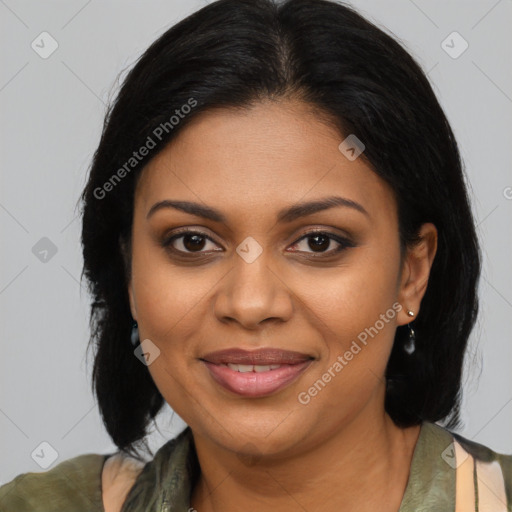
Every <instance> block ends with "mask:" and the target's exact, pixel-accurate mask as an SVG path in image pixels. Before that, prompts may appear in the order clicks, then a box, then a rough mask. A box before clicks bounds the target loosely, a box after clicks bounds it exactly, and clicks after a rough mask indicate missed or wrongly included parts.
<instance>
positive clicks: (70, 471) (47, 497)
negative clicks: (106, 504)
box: [0, 454, 109, 512]
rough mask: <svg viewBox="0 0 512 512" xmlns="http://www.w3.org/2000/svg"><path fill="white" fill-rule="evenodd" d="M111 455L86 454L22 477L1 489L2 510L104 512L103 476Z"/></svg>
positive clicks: (25, 511) (0, 507) (0, 502)
mask: <svg viewBox="0 0 512 512" xmlns="http://www.w3.org/2000/svg"><path fill="white" fill-rule="evenodd" d="M107 457H109V455H100V454H84V455H79V456H77V457H73V458H71V459H67V460H65V461H63V462H61V463H60V464H58V465H57V466H55V467H54V468H52V469H50V470H48V471H45V472H40V473H34V472H29V473H22V474H20V475H18V476H17V477H16V478H14V479H13V480H11V481H10V482H8V483H7V484H4V485H3V486H1V487H0V510H2V511H3V510H8V511H11V510H13V511H14V510H19V511H23V512H46V511H48V512H50V511H55V510H66V512H74V511H77V512H78V511H82V510H88V511H91V512H93V511H99V512H103V510H104V509H103V502H102V496H101V475H102V471H103V465H104V463H105V460H106V459H107Z"/></svg>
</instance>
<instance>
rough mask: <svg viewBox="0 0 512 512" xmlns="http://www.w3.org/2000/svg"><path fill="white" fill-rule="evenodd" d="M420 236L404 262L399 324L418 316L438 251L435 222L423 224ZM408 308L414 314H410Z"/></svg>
mask: <svg viewBox="0 0 512 512" xmlns="http://www.w3.org/2000/svg"><path fill="white" fill-rule="evenodd" d="M418 237H419V238H420V240H419V242H418V243H416V244H414V245H413V246H411V247H409V248H407V250H406V254H405V256H404V262H403V264H402V273H401V278H400V288H399V295H398V301H399V302H400V304H401V305H402V306H403V308H402V310H401V311H400V312H399V313H398V321H397V323H398V325H405V324H408V323H409V322H411V321H412V320H413V319H414V318H416V317H417V316H418V313H419V310H420V304H421V300H422V299H423V296H424V295H425V291H426V290H427V284H428V278H429V276H430V269H431V268H432V263H433V261H434V257H435V255H436V251H437V229H436V227H435V226H434V224H432V223H430V222H427V223H425V224H423V225H422V226H421V228H420V231H419V233H418ZM408 310H410V311H412V312H413V313H414V316H409V315H408V314H407V311H408Z"/></svg>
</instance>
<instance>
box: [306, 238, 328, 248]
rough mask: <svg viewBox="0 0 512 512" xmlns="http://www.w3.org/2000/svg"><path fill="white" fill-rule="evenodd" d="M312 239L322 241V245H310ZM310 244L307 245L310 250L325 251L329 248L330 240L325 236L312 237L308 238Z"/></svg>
mask: <svg viewBox="0 0 512 512" xmlns="http://www.w3.org/2000/svg"><path fill="white" fill-rule="evenodd" d="M312 239H314V240H317V241H318V239H320V240H322V239H323V241H324V242H323V243H315V244H311V240H312ZM309 240H310V243H309V247H310V248H311V249H327V248H328V247H329V242H330V239H329V237H327V236H325V235H312V236H311V237H310V238H309Z"/></svg>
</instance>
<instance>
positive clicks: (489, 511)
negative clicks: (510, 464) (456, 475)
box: [476, 460, 507, 512]
mask: <svg viewBox="0 0 512 512" xmlns="http://www.w3.org/2000/svg"><path fill="white" fill-rule="evenodd" d="M476 471H477V481H478V505H479V508H478V510H479V512H507V495H506V493H505V478H504V477H503V471H502V470H501V466H500V464H499V462H498V461H493V462H482V461H480V460H478V461H477V462H476Z"/></svg>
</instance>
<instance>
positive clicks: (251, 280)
mask: <svg viewBox="0 0 512 512" xmlns="http://www.w3.org/2000/svg"><path fill="white" fill-rule="evenodd" d="M233 260H234V261H233V265H234V266H233V269H232V270H231V271H230V272H228V274H227V275H226V277H225V279H223V280H221V282H220V283H219V285H220V288H219V290H218V293H217V294H216V295H215V303H214V313H215V315H216V317H217V318H218V319H219V321H221V322H224V323H226V322H237V323H239V324H240V325H241V326H243V327H244V328H245V329H250V330H254V329H257V328H258V326H260V324H262V323H263V322H265V323H267V322H271V321H274V322H285V321H287V320H289V319H290V318H291V315H292V313H293V300H292V295H293V294H292V292H291V290H290V289H289V287H288V286H287V285H286V283H285V282H284V281H283V280H282V278H280V276H279V275H278V271H277V269H275V267H276V265H273V264H272V262H271V261H269V260H270V258H267V254H266V253H265V251H263V252H262V254H260V255H259V256H258V258H256V259H255V260H254V261H252V262H249V261H246V260H245V259H244V258H243V257H241V256H239V255H238V254H234V256H233Z"/></svg>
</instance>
